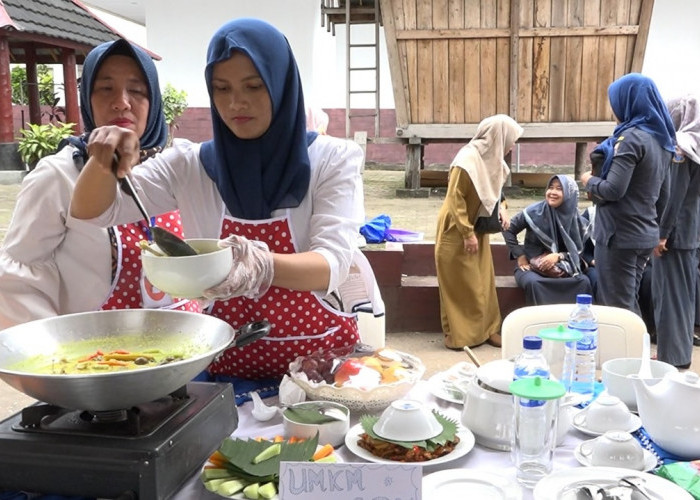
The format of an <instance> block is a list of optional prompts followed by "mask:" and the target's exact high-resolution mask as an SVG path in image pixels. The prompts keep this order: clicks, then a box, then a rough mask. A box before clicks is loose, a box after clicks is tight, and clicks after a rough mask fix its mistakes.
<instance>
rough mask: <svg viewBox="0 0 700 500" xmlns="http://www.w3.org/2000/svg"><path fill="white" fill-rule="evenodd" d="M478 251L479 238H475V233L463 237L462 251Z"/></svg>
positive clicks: (470, 252)
mask: <svg viewBox="0 0 700 500" xmlns="http://www.w3.org/2000/svg"><path fill="white" fill-rule="evenodd" d="M478 251H479V240H477V239H476V234H473V233H472V235H471V236H470V237H469V238H464V252H465V253H469V254H475V253H476V252H478Z"/></svg>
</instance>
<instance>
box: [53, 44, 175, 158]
mask: <svg viewBox="0 0 700 500" xmlns="http://www.w3.org/2000/svg"><path fill="white" fill-rule="evenodd" d="M117 55H119V56H127V57H130V58H132V59H133V60H134V61H136V64H138V66H139V68H140V69H141V72H142V73H143V75H144V77H145V79H146V85H147V87H148V103H149V105H148V117H147V120H146V129H145V130H144V132H143V135H142V136H141V138H140V141H141V149H142V150H149V149H153V148H163V147H164V146H165V144H166V143H167V141H168V125H167V123H165V115H164V114H163V99H162V97H161V94H160V85H159V83H158V71H157V70H156V65H155V64H154V63H153V60H152V59H151V58H150V57H149V55H148V54H146V52H144V51H143V50H142V49H140V48H138V47H135V46H133V45H132V44H130V43H129V42H128V41H126V40H124V39H119V40H115V41H113V42H105V43H103V44H100V45H98V46H97V47H95V48H94V49H92V50H91V51H90V53H89V54H88V55H87V57H86V58H85V63H84V64H83V76H82V78H81V81H80V115H81V116H82V118H83V127H84V132H85V133H84V134H83V135H81V136H80V137H69V138H68V139H64V140H63V141H61V143H60V144H59V146H58V150H59V151H60V150H61V149H62V148H63V147H64V146H66V145H67V144H72V145H73V146H75V147H76V148H78V151H77V152H76V153H75V154H74V155H73V156H74V159H75V160H76V164H78V168H82V164H83V163H84V162H85V161H87V145H86V144H87V139H88V137H90V132H92V131H93V130H94V129H95V128H97V125H96V124H95V121H94V119H93V113H92V102H91V97H92V91H93V87H94V84H95V77H96V76H97V73H98V71H99V70H100V66H102V63H103V62H105V60H106V59H107V58H108V57H110V56H117Z"/></svg>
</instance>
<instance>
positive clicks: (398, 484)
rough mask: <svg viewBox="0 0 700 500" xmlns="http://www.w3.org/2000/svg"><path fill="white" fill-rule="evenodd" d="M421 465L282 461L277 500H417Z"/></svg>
mask: <svg viewBox="0 0 700 500" xmlns="http://www.w3.org/2000/svg"><path fill="white" fill-rule="evenodd" d="M422 480H423V468H422V467H421V466H420V465H413V464H396V465H394V464H368V463H349V462H343V463H335V464H314V463H309V462H282V463H281V464H280V487H279V497H280V500H292V499H293V500H312V499H313V500H316V499H318V498H323V497H322V495H329V497H328V498H332V499H333V500H420V498H421V483H422Z"/></svg>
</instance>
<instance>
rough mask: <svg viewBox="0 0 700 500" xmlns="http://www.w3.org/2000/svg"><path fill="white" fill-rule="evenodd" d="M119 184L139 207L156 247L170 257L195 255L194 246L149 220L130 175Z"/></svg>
mask: <svg viewBox="0 0 700 500" xmlns="http://www.w3.org/2000/svg"><path fill="white" fill-rule="evenodd" d="M115 161H116V159H115ZM120 182H121V186H122V189H123V190H124V192H125V193H126V194H128V195H129V196H131V197H132V198H133V199H134V202H136V206H137V207H138V208H139V211H140V212H141V215H143V218H144V219H146V224H148V228H149V229H150V232H151V236H153V241H154V242H155V243H156V245H158V247H159V248H160V249H161V250H163V252H165V253H166V254H167V255H169V256H171V257H184V256H188V255H197V252H196V251H195V249H194V248H192V247H191V246H190V245H188V244H187V243H185V241H184V240H183V239H181V238H180V237H178V236H176V235H174V234H173V233H171V232H170V231H168V230H167V229H163V228H162V227H158V226H156V225H154V224H152V222H151V217H150V216H149V215H148V212H147V211H146V207H145V206H144V205H143V203H142V202H141V199H140V198H139V196H138V195H137V194H136V190H135V189H134V185H133V184H132V183H131V177H130V176H129V175H128V174H127V175H126V177H124V178H123V179H121V181H120Z"/></svg>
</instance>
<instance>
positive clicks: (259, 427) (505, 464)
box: [173, 381, 590, 500]
mask: <svg viewBox="0 0 700 500" xmlns="http://www.w3.org/2000/svg"><path fill="white" fill-rule="evenodd" d="M407 397H408V398H411V399H417V400H420V401H425V402H428V403H429V404H430V405H431V407H436V408H438V409H439V411H440V412H441V413H443V414H444V415H445V416H447V417H450V418H453V419H456V420H457V421H460V416H461V412H462V405H458V404H454V403H450V402H447V401H443V400H442V399H438V398H436V397H435V396H433V395H432V394H431V393H430V386H429V384H428V383H427V382H426V381H421V382H419V383H418V384H417V385H416V387H414V388H413V390H412V391H411V392H410V393H409V394H408V396H407ZM265 402H266V403H268V404H276V403H277V400H276V398H269V399H267V400H265ZM252 406H253V405H252V403H246V404H244V405H242V406H239V407H238V419H239V420H238V428H237V429H236V431H235V432H234V433H233V437H239V438H254V437H258V436H262V437H266V438H271V437H273V436H275V435H282V434H284V432H283V427H282V417H281V416H279V415H278V416H276V417H274V418H273V419H272V420H270V421H268V422H258V421H257V420H255V419H254V418H253V416H252V415H251V410H252ZM359 417H360V415H359V414H356V413H353V415H352V419H351V422H350V425H351V426H353V425H355V424H357V422H358V420H359ZM585 439H590V438H589V437H588V436H585V435H584V434H582V433H580V432H579V431H577V430H576V429H574V428H572V429H571V430H570V431H569V433H568V434H567V436H566V437H565V438H564V441H563V443H562V444H561V445H560V446H558V447H557V448H556V450H555V453H554V465H553V470H559V469H567V468H571V467H581V465H580V464H579V463H578V461H577V460H576V458H575V457H574V449H575V448H576V446H577V445H578V444H579V443H580V442H581V441H583V440H585ZM336 453H337V455H338V457H339V458H340V460H342V461H344V462H364V460H363V459H361V458H359V457H357V456H355V455H354V454H353V453H352V452H351V451H350V450H348V449H347V447H346V446H341V447H340V448H339V449H337V450H336ZM459 468H465V469H470V470H483V471H488V472H491V473H495V474H498V475H501V476H506V477H508V478H511V479H512V480H513V481H515V467H514V466H513V464H512V463H511V460H510V453H508V452H503V451H496V450H491V449H488V448H485V447H483V446H480V445H479V444H477V445H476V446H475V447H474V449H472V450H471V451H470V452H469V453H467V454H466V455H465V456H463V457H460V458H458V459H456V460H454V461H451V462H447V463H443V464H439V465H435V466H424V467H423V471H424V472H423V475H426V474H430V473H431V472H435V471H439V470H444V469H459ZM522 492H523V500H532V499H533V495H532V490H530V489H528V488H524V487H522ZM193 498H199V499H212V500H214V499H217V498H219V499H220V498H221V497H220V496H218V495H215V494H213V493H210V492H208V491H207V490H206V489H205V488H204V486H203V485H202V482H201V481H200V480H199V471H197V473H196V474H194V475H193V476H192V477H191V478H189V479H188V481H187V483H186V484H185V486H184V487H183V489H182V491H181V492H179V493H178V494H176V495H175V496H174V497H173V499H174V500H191V499H193ZM426 500H427V499H426Z"/></svg>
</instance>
